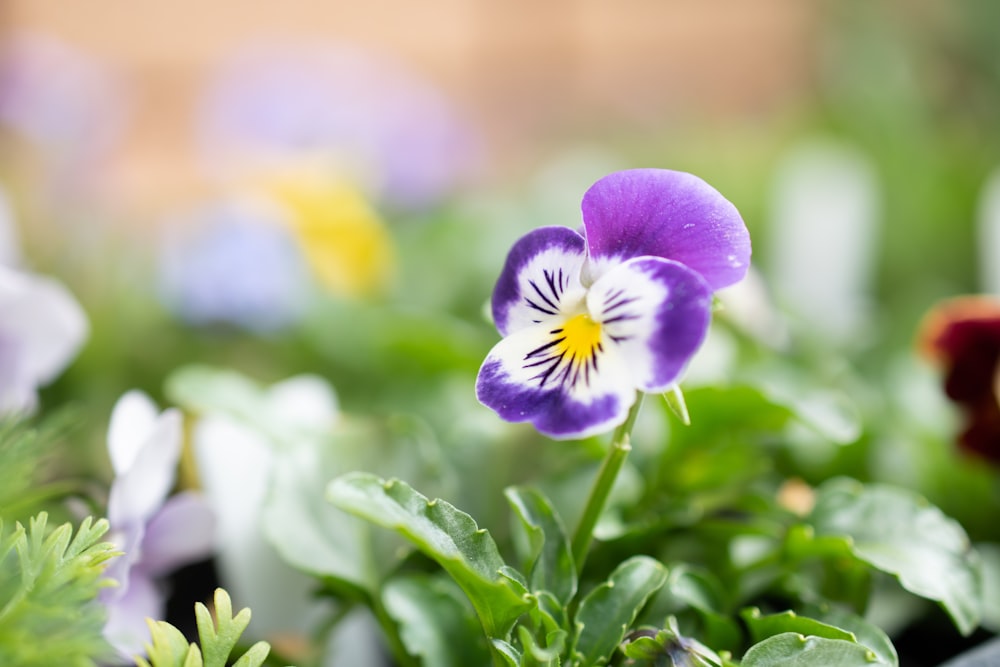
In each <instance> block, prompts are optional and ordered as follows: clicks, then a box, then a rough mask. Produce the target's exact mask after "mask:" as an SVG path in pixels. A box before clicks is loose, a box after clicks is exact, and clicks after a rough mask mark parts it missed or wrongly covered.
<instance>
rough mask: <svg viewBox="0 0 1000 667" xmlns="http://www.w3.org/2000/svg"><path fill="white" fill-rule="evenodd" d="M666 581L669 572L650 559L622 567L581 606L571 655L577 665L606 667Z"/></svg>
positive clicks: (630, 561)
mask: <svg viewBox="0 0 1000 667" xmlns="http://www.w3.org/2000/svg"><path fill="white" fill-rule="evenodd" d="M666 581H667V568H665V567H664V566H663V565H662V564H661V563H659V562H658V561H656V560H654V559H652V558H649V557H648V556H634V557H632V558H630V559H628V560H626V561H625V562H623V563H622V564H621V565H619V566H618V567H617V568H616V569H615V571H614V572H612V573H611V576H610V577H609V578H608V580H607V581H606V582H605V583H603V584H601V585H600V586H598V587H597V588H595V589H594V590H592V591H591V592H590V593H588V594H587V596H586V597H585V598H583V600H582V601H581V603H580V608H579V610H578V611H577V614H576V619H575V622H576V634H575V636H574V639H573V649H572V651H571V652H570V655H571V656H572V657H573V664H574V665H580V666H586V665H602V664H606V663H607V662H608V660H610V659H611V656H612V655H613V654H614V652H615V649H616V648H618V645H619V644H621V642H622V639H624V638H625V633H626V632H628V629H629V627H630V626H631V625H632V623H633V621H635V617H636V615H638V613H639V611H641V610H642V607H643V606H644V605H645V604H646V601H647V600H649V598H650V597H651V596H652V595H653V594H655V593H656V591H658V590H659V589H660V587H661V586H663V584H665V583H666Z"/></svg>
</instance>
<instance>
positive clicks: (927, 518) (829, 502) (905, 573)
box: [810, 479, 981, 635]
mask: <svg viewBox="0 0 1000 667" xmlns="http://www.w3.org/2000/svg"><path fill="white" fill-rule="evenodd" d="M810 522H811V523H812V525H813V526H814V528H815V531H816V534H817V535H820V536H823V535H834V536H838V535H839V536H847V537H849V538H850V542H849V546H850V549H851V551H852V553H853V554H854V555H855V556H856V557H857V558H859V559H860V560H863V561H864V562H866V563H868V564H869V565H871V566H872V567H874V568H876V569H878V570H881V571H883V572H887V573H889V574H892V575H895V576H896V578H897V579H899V582H900V584H901V585H902V586H903V588H905V589H906V590H908V591H910V592H911V593H914V594H916V595H919V596H921V597H925V598H928V599H931V600H935V601H937V602H939V603H940V604H941V606H942V607H943V608H944V609H945V611H947V612H948V614H949V615H950V616H951V618H952V620H953V621H954V623H955V625H956V626H957V627H958V629H959V631H960V632H962V634H965V635H968V634H969V633H971V632H972V631H973V630H974V629H975V628H976V625H977V624H978V623H979V619H980V615H981V603H980V570H979V567H980V565H979V560H978V557H977V555H976V552H975V551H973V550H972V547H971V545H970V543H969V538H968V536H967V535H966V534H965V531H964V530H963V529H962V527H961V526H960V525H959V524H958V523H957V522H955V521H954V520H952V519H950V518H948V517H947V516H945V515H944V514H943V513H942V512H941V510H939V509H938V508H936V507H934V506H933V505H930V504H929V503H928V502H927V501H926V500H925V499H924V498H922V497H921V496H918V495H917V494H914V493H912V492H909V491H905V490H902V489H896V488H893V487H889V486H883V485H867V486H865V485H862V484H860V483H858V482H855V481H853V480H846V479H837V480H832V481H830V482H828V483H826V484H824V485H823V486H821V487H820V488H819V489H818V491H817V495H816V505H815V507H814V508H813V512H812V515H811V516H810Z"/></svg>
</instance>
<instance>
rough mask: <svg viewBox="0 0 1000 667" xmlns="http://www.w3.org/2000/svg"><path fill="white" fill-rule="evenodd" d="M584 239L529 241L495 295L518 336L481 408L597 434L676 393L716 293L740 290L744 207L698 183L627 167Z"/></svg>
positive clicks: (577, 434) (483, 376) (512, 258)
mask: <svg viewBox="0 0 1000 667" xmlns="http://www.w3.org/2000/svg"><path fill="white" fill-rule="evenodd" d="M582 210H583V230H582V233H578V232H576V231H574V230H572V229H570V228H568V227H541V228H539V229H536V230H534V231H532V232H529V233H528V234H526V235H525V236H523V237H522V238H521V239H520V240H518V241H517V242H516V243H515V244H514V247H513V248H512V249H511V251H510V253H509V255H508V256H507V261H506V264H505V265H504V268H503V272H502V273H501V275H500V279H499V280H498V282H497V285H496V288H495V289H494V292H493V301H492V306H493V318H494V321H495V323H496V326H497V329H498V330H499V332H500V334H501V335H502V336H504V338H503V340H501V341H500V342H499V343H498V344H497V345H496V346H495V347H494V348H493V349H492V350H491V351H490V353H489V354H488V355H487V357H486V360H485V361H484V362H483V365H482V368H481V369H480V371H479V378H478V380H477V384H476V393H477V396H478V397H479V400H480V401H481V402H482V403H483V404H484V405H486V406H487V407H489V408H491V409H493V410H494V411H495V412H496V413H497V414H498V415H500V417H501V418H503V419H505V420H507V421H513V422H521V421H528V422H531V423H532V424H534V426H535V428H537V429H538V430H539V431H540V432H542V433H545V434H547V435H549V436H552V437H555V438H583V437H587V436H590V435H594V434H597V433H601V432H603V431H606V430H608V429H610V428H613V427H614V426H617V425H618V424H621V423H622V422H624V421H625V419H626V417H627V415H628V411H629V409H630V408H631V406H632V405H633V403H634V402H635V400H636V392H637V391H643V392H648V393H654V392H656V393H660V392H664V391H667V390H669V389H671V388H673V387H674V386H675V385H676V384H677V383H678V381H679V380H680V378H681V376H682V375H683V373H684V370H685V368H686V367H687V364H688V362H689V361H690V359H691V357H692V356H693V355H694V353H695V352H696V351H697V350H698V348H699V347H700V346H701V343H702V341H703V340H704V338H705V334H706V333H707V331H708V325H709V322H710V320H711V313H712V293H713V292H714V291H715V290H718V289H721V288H723V287H726V286H728V285H732V284H734V283H736V282H739V281H740V280H741V279H742V278H743V277H744V276H745V275H746V272H747V269H748V268H749V264H750V237H749V234H748V232H747V229H746V225H745V224H744V223H743V219H742V218H741V217H740V214H739V212H738V211H737V210H736V208H735V207H734V206H733V204H732V203H730V202H729V201H728V200H727V199H725V198H724V197H723V196H722V195H721V194H719V192H718V191H717V190H715V189H714V188H713V187H711V186H710V185H708V184H707V183H705V181H703V180H701V179H700V178H698V177H697V176H693V175H691V174H687V173H683V172H678V171H669V170H663V169H634V170H627V171H620V172H616V173H613V174H610V175H608V176H605V177H604V178H602V179H601V180H599V181H597V183H595V184H594V185H593V186H591V188H590V189H589V190H588V191H587V192H586V194H585V195H584V197H583V205H582Z"/></svg>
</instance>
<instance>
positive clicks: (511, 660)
mask: <svg viewBox="0 0 1000 667" xmlns="http://www.w3.org/2000/svg"><path fill="white" fill-rule="evenodd" d="M490 645H491V646H492V647H493V655H495V656H496V657H497V659H498V660H499V661H500V662H501V664H503V665H505V666H506V667H520V665H521V653H520V651H518V650H517V649H516V648H514V647H513V646H511V645H510V643H508V642H505V641H504V640H502V639H491V640H490Z"/></svg>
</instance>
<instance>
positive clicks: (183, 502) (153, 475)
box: [101, 391, 215, 657]
mask: <svg viewBox="0 0 1000 667" xmlns="http://www.w3.org/2000/svg"><path fill="white" fill-rule="evenodd" d="M181 426H182V424H181V414H180V412H179V411H177V410H175V409H170V410H166V411H164V412H162V413H158V411H157V408H156V405H154V404H153V402H152V401H151V400H150V399H149V397H148V396H146V395H145V394H143V393H141V392H139V391H130V392H128V393H126V394H125V395H124V396H122V397H121V398H120V399H119V400H118V403H117V404H116V405H115V407H114V410H113V412H112V414H111V424H110V427H109V428H108V453H109V454H110V457H111V465H112V468H113V469H114V473H115V479H114V482H113V483H112V485H111V493H110V497H109V499H108V522H109V523H110V524H111V532H110V534H109V536H108V540H109V541H110V542H113V543H115V544H116V546H117V547H118V548H119V549H120V550H121V551H123V552H124V554H123V555H122V556H120V557H118V558H116V559H115V560H113V561H111V564H110V565H109V566H108V569H107V570H106V572H105V576H106V577H108V578H109V579H113V580H115V581H116V582H118V586H115V587H109V588H106V589H104V590H103V591H102V593H101V599H102V601H103V602H104V604H105V606H106V607H107V610H108V620H107V623H106V625H105V628H104V636H105V637H106V638H107V640H108V641H109V642H110V643H111V645H112V646H114V647H115V648H116V649H117V650H118V651H119V653H120V654H121V655H122V657H128V656H132V655H136V654H138V653H142V652H143V644H144V643H145V642H148V641H149V629H148V628H147V626H146V621H145V619H146V618H152V619H157V620H160V619H162V618H163V613H164V608H163V606H164V602H165V597H164V594H163V592H162V590H161V589H160V584H159V582H158V579H160V578H161V577H163V576H164V575H166V574H168V573H170V572H171V571H172V570H174V569H176V568H178V567H180V566H182V565H185V564H188V563H192V562H195V561H197V560H200V559H203V558H206V557H207V556H209V555H210V554H211V552H212V549H213V544H214V537H215V520H214V518H213V515H212V512H211V510H210V509H209V507H208V505H207V504H206V503H205V502H204V500H203V499H202V497H201V496H200V495H199V494H197V493H194V492H190V491H188V492H182V493H179V494H176V495H174V496H172V497H170V498H169V499H168V498H167V496H168V494H169V493H170V490H171V489H172V488H173V486H174V481H175V477H176V473H177V463H178V461H179V459H180V455H181V442H182V431H181Z"/></svg>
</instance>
